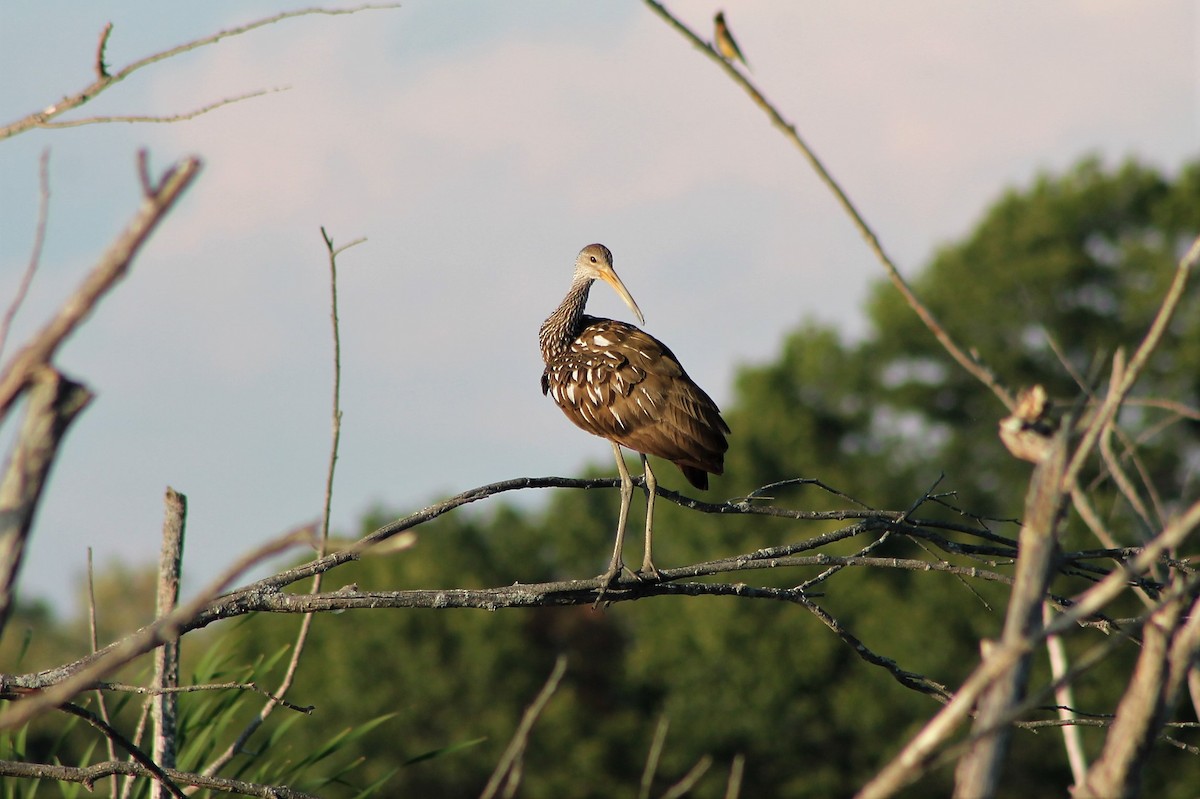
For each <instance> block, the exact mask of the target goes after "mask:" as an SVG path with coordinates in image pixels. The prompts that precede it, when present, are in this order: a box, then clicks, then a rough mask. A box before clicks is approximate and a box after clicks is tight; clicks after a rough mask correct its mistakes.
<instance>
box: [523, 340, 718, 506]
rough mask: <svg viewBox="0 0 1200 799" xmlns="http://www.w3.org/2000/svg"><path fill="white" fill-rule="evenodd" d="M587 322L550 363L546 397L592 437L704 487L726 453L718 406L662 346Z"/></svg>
mask: <svg viewBox="0 0 1200 799" xmlns="http://www.w3.org/2000/svg"><path fill="white" fill-rule="evenodd" d="M588 321H589V324H588V325H587V326H586V327H584V329H583V330H582V331H581V332H580V334H579V336H578V337H576V339H575V340H574V341H573V342H571V346H570V347H569V348H568V351H567V352H565V353H563V355H562V356H560V357H557V358H554V359H553V361H552V362H551V363H549V364H547V366H546V371H545V372H544V373H543V375H542V390H543V392H544V393H548V394H549V395H550V396H551V397H552V398H553V399H554V401H555V402H556V403H557V404H558V406H559V407H560V408H562V410H563V413H565V414H566V415H567V418H569V419H570V420H571V421H572V422H574V423H575V424H576V425H578V426H579V427H581V428H583V429H584V430H587V431H588V432H589V433H592V434H594V435H598V436H601V437H603V438H607V439H610V440H612V441H616V442H617V443H618V444H620V445H621V446H624V447H628V448H629V449H632V450H635V451H637V452H642V453H645V454H647V455H656V456H658V457H660V458H664V459H666V460H669V461H671V462H672V463H674V464H675V465H676V466H678V467H679V469H680V470H681V471H682V472H683V474H684V476H685V477H687V479H688V481H689V482H691V483H692V485H694V486H696V487H697V488H707V487H708V473H712V474H721V472H722V471H723V470H724V459H725V451H726V450H727V449H728V448H729V445H728V443H727V442H726V440H725V435H726V434H727V433H729V427H728V425H726V424H725V421H724V420H723V419H722V418H721V412H720V410H719V409H718V408H717V405H716V403H714V402H713V401H712V399H711V398H710V397H709V396H708V395H707V394H706V393H704V390H703V389H701V388H700V387H699V386H697V385H696V384H695V383H694V382H692V379H691V378H690V377H688V375H687V372H685V371H684V369H683V367H682V366H681V365H680V364H679V360H678V359H677V358H676V357H675V354H674V353H672V352H671V350H670V349H669V348H668V347H667V346H666V345H665V344H663V343H662V342H661V341H659V340H658V339H656V338H654V337H653V336H651V335H649V334H648V333H645V332H644V331H641V330H639V329H637V328H636V327H633V326H632V325H627V324H625V323H623V322H617V321H614V320H611V319H590V318H589V320H588Z"/></svg>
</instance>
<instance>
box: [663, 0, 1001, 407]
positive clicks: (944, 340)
mask: <svg viewBox="0 0 1200 799" xmlns="http://www.w3.org/2000/svg"><path fill="white" fill-rule="evenodd" d="M645 2H646V5H648V6H649V7H650V9H651V10H652V11H654V13H656V14H658V15H659V16H660V17H661V18H662V19H663V20H665V21H666V22H667V23H668V24H669V25H670V26H671V27H673V28H674V29H675V30H677V31H678V32H679V33H681V34H682V35H683V37H684V38H685V39H687V40H688V41H690V42H691V43H692V44H693V45H695V46H696V48H697V49H699V50H700V51H701V52H702V53H703V54H704V55H706V56H708V58H709V59H711V60H712V61H713V63H715V64H717V65H718V66H719V67H720V68H721V69H722V70H724V71H725V74H727V75H728V76H729V78H730V79H731V80H732V81H733V82H734V83H736V84H737V85H738V86H740V87H741V88H742V89H743V90H744V91H745V92H746V93H747V94H748V95H750V99H752V100H753V101H754V102H755V103H756V104H757V105H758V106H759V107H760V108H761V109H762V110H763V111H764V112H765V113H766V114H767V116H768V117H769V118H770V120H771V123H772V124H773V125H775V127H777V128H779V129H780V130H781V131H782V132H783V134H784V136H786V137H787V138H788V140H789V141H791V142H792V144H794V145H795V146H796V147H797V149H799V150H800V152H801V154H802V155H803V156H804V158H805V159H806V160H807V161H808V163H809V165H810V166H811V167H812V168H813V170H814V171H815V172H816V173H817V177H819V178H820V179H821V182H822V183H824V184H825V185H826V187H828V188H829V190H830V191H832V192H833V195H834V197H835V198H836V199H837V202H838V204H839V205H840V206H841V207H842V209H843V210H844V211H845V212H846V214H847V215H848V216H849V217H850V220H851V221H852V222H853V223H854V226H855V227H856V228H858V232H859V234H860V235H861V236H862V237H863V239H864V240H865V241H866V243H867V246H868V247H869V248H870V249H871V252H873V253H874V254H875V257H876V258H877V259H878V260H879V262H880V263H881V264H882V265H883V268H884V270H885V271H886V272H887V275H888V278H889V279H890V280H891V281H892V284H893V285H895V287H896V289H897V290H898V291H899V292H900V294H901V296H903V297H904V300H905V301H906V302H907V303H908V305H909V307H910V308H912V309H913V311H914V312H915V313H916V314H917V316H918V317H919V318H920V319H921V321H922V322H924V323H925V327H927V328H928V329H929V331H930V332H931V333H933V335H934V337H935V338H936V339H937V340H938V342H939V343H940V344H941V345H942V347H943V348H945V350H946V352H948V353H949V354H950V356H951V357H952V358H954V360H955V361H957V362H958V364H959V365H960V366H962V368H963V369H965V370H966V371H967V372H968V373H969V374H971V375H972V376H974V377H975V378H976V379H977V380H979V381H980V382H981V383H983V384H984V385H985V386H987V387H988V388H989V389H991V391H992V393H993V394H995V395H996V397H997V398H998V399H999V400H1000V401H1001V402H1002V403H1004V406H1005V407H1006V408H1007V409H1008V410H1009V412H1012V411H1013V410H1014V409H1015V408H1016V401H1015V400H1014V399H1013V397H1012V394H1011V393H1009V391H1008V390H1007V389H1006V388H1004V386H1002V385H1001V384H1000V381H999V379H997V377H996V375H995V373H994V372H992V370H991V369H989V368H988V367H987V366H985V365H984V364H983V362H982V361H981V360H980V358H979V357H978V355H975V354H974V353H972V354H968V353H967V352H966V351H964V350H963V349H962V348H961V347H959V346H958V344H956V343H955V341H954V339H953V338H951V336H950V334H949V333H948V332H947V331H946V329H945V328H944V327H942V325H941V323H939V322H938V320H937V318H936V317H935V316H934V315H933V312H932V311H930V310H929V309H928V308H927V307H925V305H924V304H923V303H922V302H921V301H920V299H918V298H917V295H916V294H914V293H913V290H912V289H911V288H909V285H908V283H907V282H906V281H905V280H904V277H903V276H902V275H901V274H900V270H899V269H898V268H897V267H896V264H895V263H894V262H893V261H892V259H891V257H890V256H888V254H887V253H886V252H885V251H884V249H883V245H882V244H881V243H880V242H879V237H878V236H876V235H875V232H874V231H873V230H872V229H871V227H870V226H869V225H868V224H867V222H866V220H865V219H864V218H863V217H862V215H861V214H860V213H859V212H858V209H857V208H856V207H855V205H854V203H853V202H851V200H850V198H849V196H847V194H846V192H845V191H843V190H842V187H841V185H840V184H839V183H838V182H837V180H835V179H834V177H833V175H832V174H831V173H830V172H829V170H828V169H826V168H825V165H824V164H823V163H821V160H820V159H819V158H817V155H816V153H815V152H813V150H812V148H810V147H809V146H808V144H807V143H806V142H805V141H804V139H802V138H801V137H800V134H799V133H798V132H797V131H796V126H795V125H794V124H792V123H791V122H788V121H787V120H786V119H784V118H783V116H782V115H781V114H780V113H779V111H778V110H777V109H776V108H775V106H773V105H772V104H771V103H770V101H768V100H767V98H766V97H764V96H763V94H762V92H760V91H759V90H758V88H757V87H756V86H755V85H754V84H753V83H752V82H751V81H750V78H749V77H747V75H746V74H744V73H742V72H739V71H738V70H737V69H735V68H734V67H733V65H732V63H730V62H728V61H726V60H725V59H724V58H722V57H721V55H720V53H718V52H717V51H716V50H715V49H714V48H713V47H711V46H710V45H709V44H708V43H707V42H706V41H704V40H703V39H701V38H700V37H699V36H697V35H696V34H695V33H693V32H692V30H691V29H690V28H688V27H687V26H686V25H684V24H683V23H682V22H680V21H679V20H678V19H676V18H675V17H674V16H672V14H671V12H669V11H667V9H666V8H664V7H663V6H662V4H661V3H657V2H655V0H645Z"/></svg>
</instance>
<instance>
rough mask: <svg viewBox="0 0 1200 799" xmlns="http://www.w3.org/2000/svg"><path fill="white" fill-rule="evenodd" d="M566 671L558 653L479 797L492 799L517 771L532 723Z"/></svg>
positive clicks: (543, 708)
mask: <svg viewBox="0 0 1200 799" xmlns="http://www.w3.org/2000/svg"><path fill="white" fill-rule="evenodd" d="M566 672H567V656H566V655H559V656H558V659H557V660H555V661H554V668H553V669H552V670H551V672H550V676H549V677H548V678H546V684H545V685H543V686H542V690H541V691H539V692H538V695H537V696H536V697H535V698H534V700H533V702H531V703H530V705H529V707H527V708H525V714H524V715H523V716H522V717H521V723H520V724H518V725H517V729H516V731H515V732H514V733H513V737H512V740H511V741H509V742H508V746H507V747H506V748H505V750H504V754H503V755H502V756H501V758H500V761H499V762H498V763H497V764H496V768H495V770H494V771H493V772H492V776H491V778H490V779H489V780H488V782H487V785H485V786H484V788H483V793H481V794H480V795H479V799H494V797H495V796H496V792H497V791H498V790H499V789H500V783H501V782H503V781H504V780H505V778H506V777H509V778H511V776H512V775H514V774H517V773H519V771H520V766H519V763H520V761H521V759H522V758H523V757H524V756H525V747H526V746H527V745H528V744H529V733H531V732H532V731H533V725H534V724H535V723H537V720H538V717H539V716H541V715H542V711H543V710H545V709H546V705H547V704H548V703H549V702H550V697H552V696H554V692H555V691H557V690H558V684H559V682H561V681H562V678H563V675H564V674H566ZM514 787H515V786H514ZM510 795H511V794H510Z"/></svg>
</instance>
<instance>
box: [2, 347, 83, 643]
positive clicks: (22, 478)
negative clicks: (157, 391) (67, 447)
mask: <svg viewBox="0 0 1200 799" xmlns="http://www.w3.org/2000/svg"><path fill="white" fill-rule="evenodd" d="M28 379H29V381H31V382H32V384H33V390H32V391H31V392H30V398H29V406H28V408H27V409H26V411H25V422H24V424H22V425H21V431H20V433H19V434H18V436H17V440H16V442H15V444H14V446H13V450H12V454H11V456H10V457H9V461H8V464H7V466H6V467H5V469H4V474H3V476H0V634H3V632H4V627H5V625H6V624H7V622H8V617H9V613H10V612H11V611H12V607H13V602H14V600H15V597H16V590H17V577H18V575H19V574H20V570H21V562H22V560H23V558H24V554H25V542H26V541H27V540H28V538H29V534H30V531H31V530H32V529H33V519H34V516H35V514H36V513H37V508H38V503H39V501H40V500H41V496H42V490H43V488H44V487H45V485H46V478H47V477H48V476H49V474H50V467H51V465H52V464H53V463H54V459H55V458H56V457H57V455H58V448H59V445H60V444H61V443H62V438H63V436H64V435H65V434H66V432H67V428H68V427H69V426H70V424H71V422H72V421H74V419H75V417H76V416H78V415H79V413H80V412H81V411H82V410H83V409H84V408H85V407H87V404H88V403H89V402H90V401H91V399H92V393H91V392H90V391H88V390H87V389H86V388H84V387H83V386H82V385H80V384H79V383H74V382H72V381H70V380H68V379H66V378H65V377H63V376H62V375H61V374H59V373H58V372H56V371H55V370H53V369H51V368H49V367H48V366H42V367H40V368H37V369H35V370H33V371H32V372H31V373H30V374H29V375H28Z"/></svg>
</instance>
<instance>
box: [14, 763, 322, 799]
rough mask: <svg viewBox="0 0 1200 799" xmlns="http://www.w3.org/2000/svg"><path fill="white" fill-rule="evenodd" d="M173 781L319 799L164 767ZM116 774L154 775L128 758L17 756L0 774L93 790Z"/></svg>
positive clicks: (277, 798) (278, 798)
mask: <svg viewBox="0 0 1200 799" xmlns="http://www.w3.org/2000/svg"><path fill="white" fill-rule="evenodd" d="M163 771H164V773H165V774H166V775H167V776H168V777H170V778H171V780H172V781H174V782H176V783H178V784H180V785H191V786H194V787H196V788H204V789H207V790H210V791H220V792H221V793H228V794H235V795H238V796H261V797H263V799H317V797H316V796H314V795H313V794H310V793H304V792H303V791H296V790H293V789H291V788H289V787H287V786H286V785H260V784H258V783H253V782H245V781H244V780H232V779H226V778H224V777H205V776H204V775H202V774H194V773H192V772H188V771H177V770H175V769H163ZM115 774H125V775H128V776H131V777H153V774H152V773H151V772H150V769H148V768H146V767H145V766H143V765H142V764H141V763H136V762H132V761H128V760H108V761H105V762H103V763H94V764H92V765H90V766H59V765H52V764H50V763H25V762H19V761H15V760H0V776H4V777H18V778H22V779H35V780H36V779H44V780H58V781H60V782H74V783H79V784H80V785H83V786H84V787H85V788H87V789H88V790H89V791H90V790H92V788H93V786H94V785H95V783H96V782H97V781H98V780H102V779H104V778H105V777H111V776H113V775H115Z"/></svg>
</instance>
